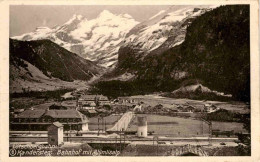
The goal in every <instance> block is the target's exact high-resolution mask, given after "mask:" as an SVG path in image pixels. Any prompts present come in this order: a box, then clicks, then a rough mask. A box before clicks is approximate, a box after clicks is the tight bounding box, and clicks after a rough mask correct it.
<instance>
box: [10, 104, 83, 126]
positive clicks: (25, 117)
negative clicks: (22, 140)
mask: <svg viewBox="0 0 260 162" xmlns="http://www.w3.org/2000/svg"><path fill="white" fill-rule="evenodd" d="M53 122H60V123H61V124H63V126H64V130H88V119H87V117H86V116H85V115H83V114H82V113H80V112H79V111H77V110H74V109H67V110H55V109H52V110H49V109H28V110H25V111H24V112H22V113H20V114H19V115H17V116H16V117H14V118H13V119H12V120H11V122H10V127H11V130H21V131H47V128H48V127H49V126H50V125H51V124H52V123H53Z"/></svg>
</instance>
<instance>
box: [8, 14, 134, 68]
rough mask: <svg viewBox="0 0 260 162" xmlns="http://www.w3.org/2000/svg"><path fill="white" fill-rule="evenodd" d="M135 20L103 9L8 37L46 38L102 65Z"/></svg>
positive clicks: (107, 64)
mask: <svg viewBox="0 0 260 162" xmlns="http://www.w3.org/2000/svg"><path fill="white" fill-rule="evenodd" d="M136 24H138V22H137V21H135V20H134V19H133V18H132V17H131V16H130V15H128V14H120V15H114V14H112V13H111V12H109V11H107V10H104V11H103V12H101V13H100V14H99V16H98V17H97V18H96V19H92V20H87V19H86V18H84V17H83V16H81V15H74V16H73V17H72V18H71V19H70V20H69V21H67V22H66V23H65V24H63V25H61V26H56V27H54V28H52V29H50V28H48V27H39V28H37V29H36V31H34V32H31V33H26V34H23V35H21V36H15V37H12V38H13V39H18V40H42V39H49V40H51V41H53V42H55V43H57V44H58V45H60V46H62V47H64V48H66V49H67V50H69V51H71V52H74V53H76V54H78V55H80V56H82V57H83V58H86V59H89V60H91V61H95V62H96V63H97V64H98V65H101V66H103V67H111V66H113V65H114V64H115V63H116V62H117V56H118V49H119V47H120V45H121V44H122V41H123V39H124V37H125V35H126V33H127V32H128V31H129V30H130V29H131V28H132V27H134V26H135V25H136Z"/></svg>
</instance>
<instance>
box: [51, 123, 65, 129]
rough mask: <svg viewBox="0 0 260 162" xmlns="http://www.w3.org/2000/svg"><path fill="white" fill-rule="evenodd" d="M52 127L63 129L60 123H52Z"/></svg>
mask: <svg viewBox="0 0 260 162" xmlns="http://www.w3.org/2000/svg"><path fill="white" fill-rule="evenodd" d="M52 124H53V125H54V126H56V127H58V128H59V127H63V125H62V124H61V123H60V122H54V123H52Z"/></svg>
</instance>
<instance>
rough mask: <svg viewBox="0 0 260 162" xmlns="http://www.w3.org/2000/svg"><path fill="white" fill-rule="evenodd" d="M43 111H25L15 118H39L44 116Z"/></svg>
mask: <svg viewBox="0 0 260 162" xmlns="http://www.w3.org/2000/svg"><path fill="white" fill-rule="evenodd" d="M44 112H45V110H42V109H40V110H25V111H24V112H22V113H20V114H19V115H18V116H17V118H40V117H41V116H42V115H43V114H44Z"/></svg>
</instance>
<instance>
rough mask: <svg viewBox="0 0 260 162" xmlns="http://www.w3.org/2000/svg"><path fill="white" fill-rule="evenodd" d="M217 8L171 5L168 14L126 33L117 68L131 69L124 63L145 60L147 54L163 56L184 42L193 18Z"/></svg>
mask: <svg viewBox="0 0 260 162" xmlns="http://www.w3.org/2000/svg"><path fill="white" fill-rule="evenodd" d="M214 7H215V6H172V7H171V8H169V9H168V10H167V11H163V12H162V11H161V12H159V13H158V14H156V15H155V16H153V17H152V18H150V19H149V20H147V21H145V22H142V23H140V24H138V25H136V26H135V27H134V28H133V29H131V30H130V32H129V33H128V34H127V36H126V38H125V41H124V42H125V43H124V44H123V46H122V47H121V48H120V51H119V57H120V58H119V65H118V66H119V67H120V68H128V66H131V63H129V62H130V61H124V60H127V59H131V58H132V57H134V59H136V58H137V59H138V60H142V59H144V58H145V57H146V56H148V55H152V54H156V53H162V52H163V51H166V50H168V49H169V48H172V47H174V46H177V45H179V44H181V43H182V42H183V41H184V39H185V35H186V28H187V26H188V25H189V24H190V23H191V22H192V21H193V20H194V18H195V17H197V16H200V15H201V14H203V13H205V12H207V11H209V10H211V9H212V8H214ZM126 62H127V63H126ZM129 64H130V65H129ZM133 66H135V65H133Z"/></svg>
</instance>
